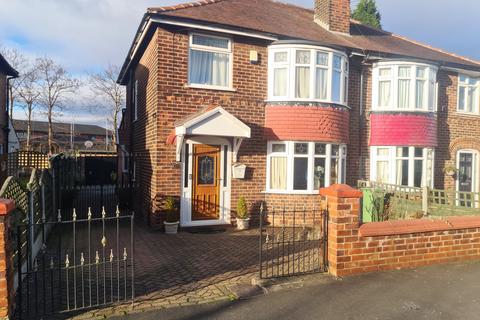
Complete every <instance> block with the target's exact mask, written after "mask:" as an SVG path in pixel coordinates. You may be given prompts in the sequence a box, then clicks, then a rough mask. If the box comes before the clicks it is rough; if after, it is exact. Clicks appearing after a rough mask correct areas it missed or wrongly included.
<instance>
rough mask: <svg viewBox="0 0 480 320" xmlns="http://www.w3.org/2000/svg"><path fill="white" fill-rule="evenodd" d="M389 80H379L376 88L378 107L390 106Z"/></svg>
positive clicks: (390, 83)
mask: <svg viewBox="0 0 480 320" xmlns="http://www.w3.org/2000/svg"><path fill="white" fill-rule="evenodd" d="M391 85H392V82H391V81H380V82H379V88H378V105H379V106H380V107H388V106H390V97H391V91H390V88H391Z"/></svg>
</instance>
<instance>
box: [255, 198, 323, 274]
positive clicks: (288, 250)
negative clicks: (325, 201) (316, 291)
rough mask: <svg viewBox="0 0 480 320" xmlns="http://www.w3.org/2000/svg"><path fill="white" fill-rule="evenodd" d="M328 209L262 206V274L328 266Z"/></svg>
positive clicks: (304, 272) (260, 254)
mask: <svg viewBox="0 0 480 320" xmlns="http://www.w3.org/2000/svg"><path fill="white" fill-rule="evenodd" d="M327 229H328V213H327V210H320V209H317V208H315V207H314V208H308V209H307V208H306V207H305V206H304V207H303V208H302V207H299V208H298V209H295V208H294V209H293V210H286V209H285V207H283V208H275V207H274V208H271V209H270V210H269V211H266V212H265V211H264V210H263V205H262V207H261V209H260V252H259V269H260V278H262V279H268V278H277V277H286V276H293V275H300V274H308V273H315V272H325V271H326V270H327V264H328V262H327V261H328V260H327Z"/></svg>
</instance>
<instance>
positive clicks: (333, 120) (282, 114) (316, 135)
mask: <svg viewBox="0 0 480 320" xmlns="http://www.w3.org/2000/svg"><path fill="white" fill-rule="evenodd" d="M348 123H349V111H348V110H346V109H344V108H335V107H331V106H283V105H282V106H278V105H269V106H267V107H265V139H267V140H300V141H324V142H336V143H348V139H349V130H348Z"/></svg>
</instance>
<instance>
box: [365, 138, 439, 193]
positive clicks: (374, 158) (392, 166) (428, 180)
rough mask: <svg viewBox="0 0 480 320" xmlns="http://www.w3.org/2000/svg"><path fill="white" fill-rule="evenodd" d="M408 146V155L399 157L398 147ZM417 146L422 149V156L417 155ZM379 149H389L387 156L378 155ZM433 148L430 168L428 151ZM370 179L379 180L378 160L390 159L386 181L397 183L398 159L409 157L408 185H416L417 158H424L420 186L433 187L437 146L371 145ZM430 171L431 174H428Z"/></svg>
mask: <svg viewBox="0 0 480 320" xmlns="http://www.w3.org/2000/svg"><path fill="white" fill-rule="evenodd" d="M404 147H408V157H397V148H404ZM415 148H421V149H422V157H415ZM378 149H388V155H387V156H378V154H377V151H378ZM429 150H431V156H432V159H431V164H432V165H431V168H428V162H429V159H428V152H429ZM370 159H371V160H370V180H372V181H376V180H377V162H378V161H388V181H384V183H388V184H395V185H396V184H397V160H407V159H408V185H407V186H408V187H414V182H415V172H414V171H415V170H414V168H415V160H422V161H423V162H422V180H421V185H420V187H423V186H428V187H433V184H434V168H435V148H431V147H415V146H372V147H370ZM428 172H429V174H430V176H428V175H427V173H428Z"/></svg>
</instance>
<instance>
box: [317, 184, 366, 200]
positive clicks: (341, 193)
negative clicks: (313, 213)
mask: <svg viewBox="0 0 480 320" xmlns="http://www.w3.org/2000/svg"><path fill="white" fill-rule="evenodd" d="M320 195H321V196H329V197H336V198H361V197H362V195H363V194H362V191H360V190H358V189H355V188H352V187H350V186H349V185H346V184H332V185H331V186H330V187H328V188H321V189H320Z"/></svg>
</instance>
